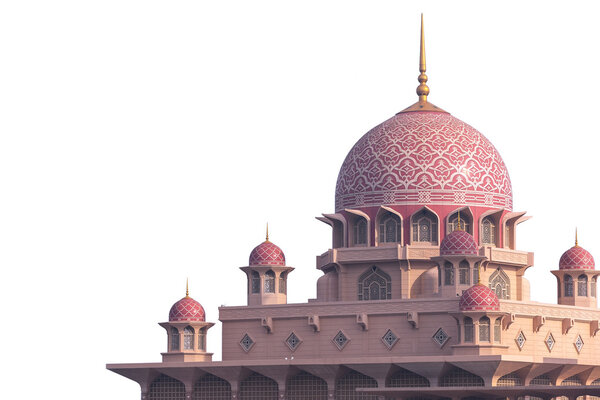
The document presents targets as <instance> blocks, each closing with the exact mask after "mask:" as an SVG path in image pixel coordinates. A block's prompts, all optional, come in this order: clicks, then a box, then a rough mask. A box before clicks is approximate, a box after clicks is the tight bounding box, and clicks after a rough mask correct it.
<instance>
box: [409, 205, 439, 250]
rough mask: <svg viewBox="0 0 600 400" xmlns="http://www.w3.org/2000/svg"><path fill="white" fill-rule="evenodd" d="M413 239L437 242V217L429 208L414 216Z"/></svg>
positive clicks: (422, 241) (414, 240) (415, 240)
mask: <svg viewBox="0 0 600 400" xmlns="http://www.w3.org/2000/svg"><path fill="white" fill-rule="evenodd" d="M412 241H413V242H420V243H437V218H436V217H435V215H434V214H433V213H431V212H429V211H427V210H421V211H419V212H418V213H416V214H414V215H413V216H412Z"/></svg>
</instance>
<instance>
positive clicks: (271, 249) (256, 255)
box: [249, 240, 285, 266]
mask: <svg viewBox="0 0 600 400" xmlns="http://www.w3.org/2000/svg"><path fill="white" fill-rule="evenodd" d="M249 265H281V266H285V255H284V254H283V251H282V250H281V249H280V248H279V247H278V246H277V245H275V244H274V243H271V242H269V241H268V240H265V241H264V242H262V243H261V244H259V245H258V246H256V247H255V248H254V250H252V253H250V261H249Z"/></svg>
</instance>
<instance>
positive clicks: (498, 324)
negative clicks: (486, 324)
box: [494, 317, 502, 343]
mask: <svg viewBox="0 0 600 400" xmlns="http://www.w3.org/2000/svg"><path fill="white" fill-rule="evenodd" d="M501 335H502V317H498V318H496V321H495V322H494V343H500V342H501V341H502V336H501Z"/></svg>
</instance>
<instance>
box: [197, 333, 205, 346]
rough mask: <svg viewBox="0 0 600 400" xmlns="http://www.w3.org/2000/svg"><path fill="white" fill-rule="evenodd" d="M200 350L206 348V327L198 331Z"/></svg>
mask: <svg viewBox="0 0 600 400" xmlns="http://www.w3.org/2000/svg"><path fill="white" fill-rule="evenodd" d="M198 350H206V331H204V329H202V330H200V332H199V333H198Z"/></svg>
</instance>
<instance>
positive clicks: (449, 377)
mask: <svg viewBox="0 0 600 400" xmlns="http://www.w3.org/2000/svg"><path fill="white" fill-rule="evenodd" d="M440 386H442V387H455V386H483V379H482V378H481V377H479V376H477V375H475V374H472V373H470V372H469V371H465V370H464V369H461V368H458V367H453V368H452V369H451V370H450V371H448V372H447V373H446V374H445V375H444V376H442V378H441V379H440Z"/></svg>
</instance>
